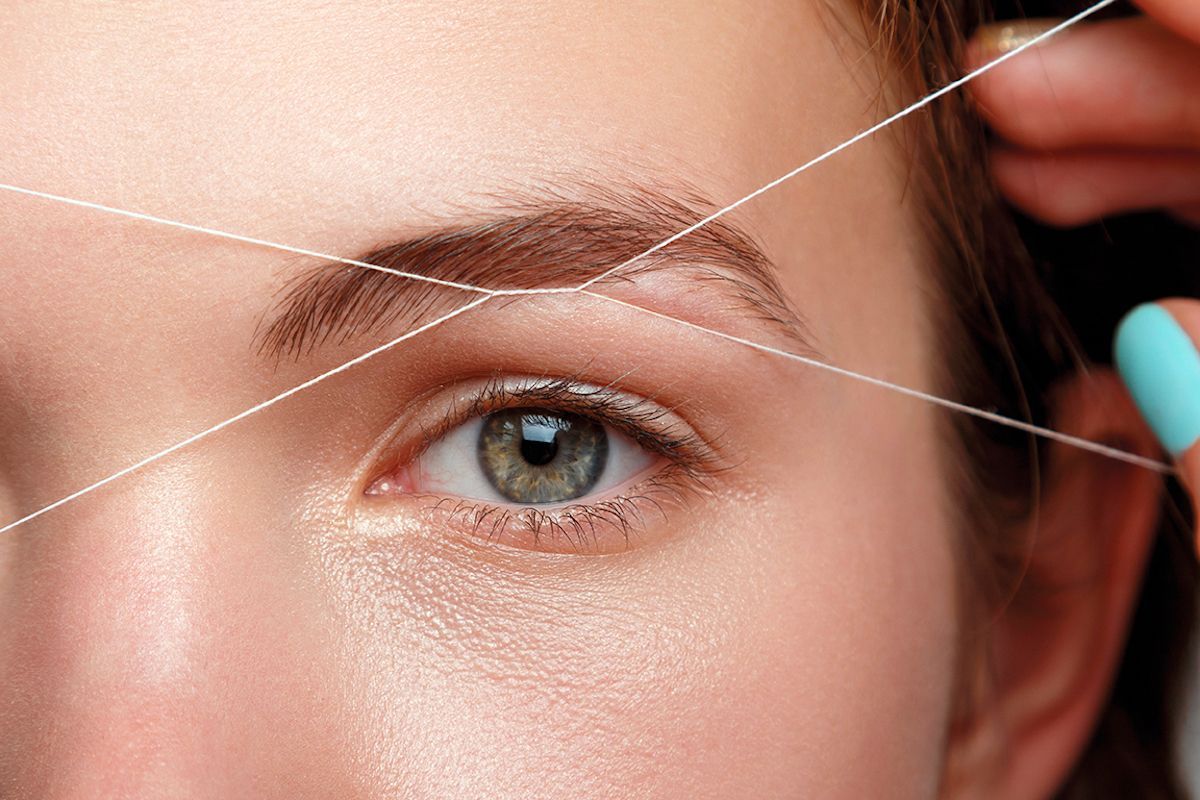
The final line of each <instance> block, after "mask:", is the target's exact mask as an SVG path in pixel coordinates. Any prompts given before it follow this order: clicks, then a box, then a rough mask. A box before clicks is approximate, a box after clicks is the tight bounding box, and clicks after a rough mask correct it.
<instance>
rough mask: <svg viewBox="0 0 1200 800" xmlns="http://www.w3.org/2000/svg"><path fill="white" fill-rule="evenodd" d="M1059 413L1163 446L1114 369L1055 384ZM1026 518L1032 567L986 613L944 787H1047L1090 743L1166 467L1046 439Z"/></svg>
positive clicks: (962, 793) (1099, 437)
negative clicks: (1037, 491)
mask: <svg viewBox="0 0 1200 800" xmlns="http://www.w3.org/2000/svg"><path fill="white" fill-rule="evenodd" d="M1054 412H1055V413H1054V414H1053V419H1054V420H1055V426H1056V427H1057V429H1058V430H1060V431H1062V432H1064V433H1071V434H1074V435H1076V436H1081V437H1084V438H1087V439H1091V440H1093V441H1100V442H1105V443H1108V444H1111V445H1113V446H1116V447H1120V448H1122V449H1124V450H1129V451H1131V452H1134V453H1137V454H1140V455H1145V456H1149V457H1154V458H1157V457H1160V456H1161V453H1160V451H1159V448H1158V446H1157V445H1156V443H1155V439H1154V436H1153V434H1152V433H1151V432H1150V430H1149V428H1147V427H1146V425H1145V424H1144V423H1143V422H1142V421H1141V417H1140V416H1139V414H1138V412H1137V409H1136V408H1135V406H1134V404H1133V401H1132V400H1131V399H1130V398H1129V395H1128V394H1127V392H1126V391H1125V389H1124V387H1123V385H1122V384H1121V381H1120V380H1119V379H1118V378H1117V376H1116V375H1115V373H1113V372H1112V371H1111V370H1098V371H1095V372H1091V373H1088V374H1086V375H1078V376H1076V377H1074V378H1071V379H1070V380H1069V381H1067V382H1066V383H1065V384H1064V385H1062V386H1061V387H1059V389H1058V390H1057V392H1056V396H1055V402H1054ZM1047 463H1048V467H1047V469H1046V471H1045V473H1044V475H1043V479H1042V481H1041V484H1042V496H1041V502H1040V503H1039V510H1038V513H1037V514H1036V518H1035V519H1031V520H1028V521H1026V522H1025V523H1022V524H1025V525H1028V526H1029V529H1028V530H1023V531H1013V532H1012V533H1013V535H1014V536H1023V535H1024V536H1026V537H1027V538H1026V540H1027V541H1029V542H1030V545H1029V547H1030V555H1029V567H1028V571H1027V573H1026V577H1025V579H1024V581H1023V582H1022V585H1021V587H1019V589H1018V590H1017V592H1016V595H1015V596H1014V598H1013V600H1012V601H1011V603H1009V604H1008V605H1007V606H1006V607H1005V608H1004V609H1002V610H1001V611H1000V612H998V613H999V616H998V617H997V618H995V619H994V620H991V621H988V620H981V621H978V622H977V623H973V624H976V625H978V626H980V627H983V626H987V627H986V629H985V630H983V631H981V633H980V635H981V636H983V637H985V642H984V643H983V647H981V648H980V650H981V652H982V653H983V657H982V659H981V660H984V661H986V663H985V664H981V665H977V666H978V667H979V669H978V678H977V680H976V682H975V684H974V686H975V687H978V688H976V690H975V691H974V692H973V694H974V695H975V697H974V702H973V703H971V708H970V709H968V710H967V713H966V715H965V716H964V717H963V718H962V719H963V722H962V724H960V725H956V727H955V732H954V734H953V735H952V740H951V742H950V748H949V754H948V761H947V768H946V779H945V782H944V785H943V788H944V793H945V796H947V797H953V798H968V797H970V798H975V797H979V798H984V797H986V798H1012V800H1018V799H1019V800H1030V798H1044V797H1050V796H1052V795H1053V794H1054V793H1055V791H1056V790H1057V789H1058V788H1059V786H1060V785H1061V784H1062V782H1063V781H1064V780H1065V779H1066V777H1067V775H1069V774H1070V771H1071V768H1072V767H1073V765H1074V764H1075V763H1076V761H1077V760H1078V759H1079V757H1080V755H1081V754H1082V752H1083V750H1084V748H1085V747H1086V746H1087V743H1088V741H1089V739H1090V738H1091V735H1092V732H1093V730H1094V728H1095V725H1096V723H1097V719H1098V717H1099V715H1100V713H1101V712H1102V711H1103V709H1104V707H1105V705H1106V703H1107V701H1108V696H1109V692H1110V689H1111V687H1112V684H1113V681H1114V679H1115V676H1116V672H1117V668H1118V667H1119V665H1120V662H1121V655H1122V652H1123V650H1124V644H1125V639H1126V634H1127V632H1128V627H1129V620H1130V617H1131V615H1132V611H1133V607H1134V604H1135V601H1136V599H1137V596H1138V592H1139V589H1140V585H1141V577H1142V573H1143V571H1144V568H1145V564H1146V559H1147V556H1148V554H1149V551H1150V545H1151V543H1152V541H1153V538H1154V535H1155V532H1156V530H1157V527H1158V519H1159V508H1160V502H1161V493H1162V489H1163V480H1162V478H1161V476H1160V475H1158V474H1157V473H1155V472H1153V471H1152V470H1149V469H1145V468H1142V467H1137V466H1133V465H1130V464H1126V463H1124V462H1121V461H1117V460H1115V459H1111V458H1106V457H1104V456H1100V455H1096V454H1092V453H1089V452H1087V451H1083V450H1080V449H1078V448H1075V447H1071V446H1069V445H1065V444H1059V443H1054V444H1052V445H1051V450H1050V453H1049V458H1048V459H1047Z"/></svg>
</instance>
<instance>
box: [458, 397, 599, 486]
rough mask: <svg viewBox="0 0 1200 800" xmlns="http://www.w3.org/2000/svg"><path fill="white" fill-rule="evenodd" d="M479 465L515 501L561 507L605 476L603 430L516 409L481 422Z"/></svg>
mask: <svg viewBox="0 0 1200 800" xmlns="http://www.w3.org/2000/svg"><path fill="white" fill-rule="evenodd" d="M477 450H478V455H479V465H480V466H481V467H482V468H483V472H484V474H485V475H487V477H488V480H489V481H490V482H491V484H492V486H493V487H495V489H496V491H498V492H500V494H502V495H504V497H505V498H507V499H509V500H511V501H513V502H514V503H562V502H565V501H567V500H574V499H575V498H577V497H581V496H582V495H584V494H587V492H588V490H590V489H591V488H592V487H593V486H594V485H595V484H596V481H597V480H599V478H600V475H601V473H603V472H604V465H605V462H607V460H608V436H607V435H606V434H605V432H604V426H603V425H600V424H599V423H596V422H593V421H592V420H590V419H586V418H585V417H581V416H578V415H576V414H559V413H556V412H553V411H547V410H545V409H538V408H514V409H509V410H506V411H498V412H496V413H495V414H490V415H488V417H487V418H486V419H484V421H483V428H482V430H480V432H479V444H478V447H477Z"/></svg>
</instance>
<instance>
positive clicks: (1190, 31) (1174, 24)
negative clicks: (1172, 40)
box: [1137, 0, 1200, 45]
mask: <svg viewBox="0 0 1200 800" xmlns="http://www.w3.org/2000/svg"><path fill="white" fill-rule="evenodd" d="M1137 4H1138V5H1139V6H1141V7H1142V10H1143V11H1145V12H1146V13H1147V14H1149V15H1150V16H1151V17H1153V18H1154V19H1155V20H1157V21H1158V22H1160V23H1162V24H1163V25H1165V26H1166V27H1168V28H1170V29H1171V30H1173V31H1175V32H1176V33H1178V34H1179V35H1180V36H1184V37H1186V38H1188V39H1191V40H1192V41H1193V42H1195V43H1196V44H1198V45H1200V3H1197V2H1196V1H1195V0H1137Z"/></svg>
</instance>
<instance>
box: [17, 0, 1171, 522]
mask: <svg viewBox="0 0 1200 800" xmlns="http://www.w3.org/2000/svg"><path fill="white" fill-rule="evenodd" d="M1114 2H1115V0H1100V2H1098V3H1096V4H1095V5H1093V6H1091V7H1089V8H1087V9H1085V10H1084V11H1081V12H1080V13H1078V14H1076V15H1075V16H1073V17H1071V18H1070V19H1067V20H1065V21H1064V22H1062V23H1060V24H1058V25H1056V26H1055V27H1053V28H1051V29H1050V30H1048V31H1045V32H1044V33H1042V34H1039V35H1038V36H1036V37H1034V38H1033V39H1031V40H1029V41H1028V42H1025V43H1024V44H1022V45H1021V46H1019V47H1016V48H1014V49H1013V50H1010V51H1008V52H1007V53H1005V54H1003V55H1002V56H1000V57H999V58H997V59H995V60H993V61H990V62H988V63H987V64H985V65H983V66H982V67H979V68H978V69H975V70H974V71H972V72H969V73H967V74H966V75H965V76H963V77H962V78H959V79H957V80H955V81H953V82H951V83H949V84H946V86H943V87H942V88H941V89H938V90H937V91H935V92H933V93H932V94H930V95H927V96H926V97H924V98H922V99H921V100H918V101H917V102H916V103H913V104H912V105H910V106H908V107H907V108H905V109H904V110H902V111H900V112H898V113H896V114H893V115H892V116H890V117H888V118H887V119H885V120H883V121H882V122H880V123H877V124H876V125H873V126H871V127H870V128H867V129H866V130H864V131H861V132H860V133H858V134H855V135H854V136H853V137H851V138H850V139H847V140H846V141H844V142H842V143H841V144H840V145H838V146H836V147H834V148H833V149H831V150H828V151H826V152H825V153H823V154H822V155H820V156H817V157H816V158H814V159H812V160H810V161H808V162H806V163H805V164H802V165H801V166H799V167H797V168H796V169H794V170H792V171H790V172H788V173H786V174H785V175H782V176H780V177H779V178H776V179H775V180H773V181H771V182H770V183H768V184H766V185H764V186H762V187H759V188H758V189H756V190H755V191H753V192H751V193H750V194H748V195H746V196H745V197H743V198H741V199H740V200H737V201H736V202H734V203H731V204H730V205H728V206H725V207H724V208H722V209H720V210H719V211H716V212H714V213H713V214H710V215H709V216H707V217H705V218H704V219H702V220H700V221H699V222H697V223H694V224H693V225H690V226H688V227H687V228H685V229H683V230H682V231H680V232H678V233H676V234H674V235H673V236H671V237H668V238H667V239H664V240H663V241H661V242H659V243H658V244H657V245H655V246H654V247H651V248H649V249H648V250H646V251H644V252H642V253H640V254H638V255H636V256H634V257H633V258H630V259H627V260H626V261H624V262H622V263H620V264H618V265H616V266H615V267H612V268H610V269H607V270H605V271H604V272H602V273H600V274H599V275H596V276H595V277H593V278H590V279H589V280H587V281H584V282H583V283H582V284H580V285H578V286H574V287H559V288H548V289H486V288H484V287H480V286H473V285H471V284H462V283H456V282H454V281H443V280H440V279H437V278H431V277H428V276H425V275H417V274H415V273H408V272H401V271H399V270H392V269H387V268H385V267H380V266H379V265H376V264H369V263H367V262H363V261H355V260H353V259H346V258H341V257H338V256H331V255H327V254H324V253H318V252H316V251H313V250H307V249H304V248H298V247H292V246H290V245H284V244H280V243H277V242H271V241H267V240H265V239H258V238H254V237H249V236H242V235H240V234H234V233H228V232H226V231H219V230H216V229H213V228H206V227H202V226H199V225H191V224H189V223H185V222H179V221H176V220H170V219H166V218H163V217H156V216H153V215H150V214H142V213H140V212H136V211H126V210H124V209H119V208H114V207H112V206H106V205H102V204H100V203H93V202H90V201H87V200H77V199H74V198H69V197H63V196H61V195H55V194H50V193H48V192H40V191H36V190H33V189H26V188H23V187H20V186H14V185H12V184H4V183H0V190H5V191H10V192H16V193H19V194H25V195H30V196H33V197H39V198H42V199H46V200H52V201H55V202H60V203H65V204H67V205H74V206H80V207H83V208H88V209H92V210H95V211H102V212H106V213H111V214H117V215H119V216H124V217H129V218H132V219H137V220H142V221H145V222H152V223H157V224H160V225H166V226H170V227H175V228H180V229H183V230H188V231H192V232H196V233H202V234H207V235H210V236H216V237H219V238H224V239H231V240H234V241H239V242H243V243H246V244H252V245H257V246H261V247H267V248H271V249H275V250H283V251H286V252H291V253H296V254H299V255H306V256H312V257H315V258H320V259H325V260H329V261H333V262H336V263H342V264H348V265H351V266H356V267H363V268H366V269H373V270H378V271H381V272H387V273H390V274H394V275H397V276H399V277H403V278H410V279H412V280H419V281H425V282H427V283H435V284H438V285H442V286H447V287H450V288H455V289H462V290H466V291H471V292H476V293H479V294H482V295H483V296H482V297H479V298H478V299H476V300H473V301H471V302H470V303H467V304H465V305H463V306H459V307H458V308H457V309H455V310H454V311H451V312H449V313H447V314H444V315H442V316H441V317H438V318H437V319H434V320H432V321H430V322H428V323H426V324H424V325H421V326H420V327H417V328H414V329H413V330H411V331H408V332H407V333H405V334H403V335H401V336H399V337H397V338H395V339H392V340H391V341H389V342H386V343H384V344H382V345H380V346H379V347H376V348H374V349H372V350H370V351H368V352H366V353H364V354H362V355H360V356H357V357H356V358H353V359H351V360H350V361H347V362H345V363H344V364H341V365H339V366H337V367H334V368H333V369H331V370H328V371H327V372H323V373H321V374H320V375H318V376H316V377H315V378H310V379H309V380H307V381H305V382H303V383H301V384H300V385H298V386H294V387H292V388H291V389H288V390H287V391H285V392H281V393H280V394H277V395H275V396H274V397H272V398H270V399H268V400H265V401H263V402H261V403H259V404H258V405H255V406H253V407H251V408H248V409H246V410H245V411H242V412H241V413H239V414H236V415H234V416H233V417H230V418H229V419H226V420H224V421H222V422H219V423H217V424H215V425H213V426H211V427H209V428H206V429H205V430H203V431H200V432H199V433H196V434H193V435H192V436H189V437H188V438H186V439H184V440H182V441H180V442H177V443H176V444H173V445H171V446H170V447H167V448H165V449H163V450H160V451H158V452H157V453H154V454H152V455H150V456H147V457H146V458H143V459H142V460H141V461H138V462H137V463H135V464H131V465H130V466H128V467H125V468H124V469H122V470H119V471H117V472H115V473H113V474H111V475H109V476H107V477H105V478H102V479H101V480H98V481H96V482H95V483H92V484H89V485H88V486H85V487H84V488H82V489H79V490H77V491H75V492H72V493H71V494H69V495H67V496H66V497H63V498H60V499H58V500H56V501H54V502H53V503H50V504H49V505H46V506H43V507H42V508H39V509H38V510H36V511H34V512H32V513H30V514H27V515H25V516H24V517H21V518H20V519H18V520H15V521H13V522H10V523H8V524H7V525H5V526H3V527H0V534H2V533H5V532H7V531H9V530H12V529H13V528H16V527H17V526H19V525H23V524H25V523H26V522H29V521H31V520H33V519H36V518H37V517H40V516H42V515H43V514H45V513H47V512H49V511H52V510H54V509H55V508H58V507H59V506H62V505H64V504H66V503H69V502H71V501H73V500H76V499H78V498H80V497H82V496H84V495H86V494H88V493H90V492H92V491H95V490H96V489H99V488H101V487H103V486H105V485H107V484H109V483H111V482H113V481H115V480H118V479H120V478H122V477H124V476H126V475H128V474H130V473H131V472H135V471H136V470H139V469H141V468H142V467H145V466H147V465H149V464H152V463H154V462H155V461H158V460H160V459H162V458H165V457H166V456H168V455H170V454H171V453H174V452H175V451H177V450H180V449H182V448H184V447H187V446H188V445H190V444H193V443H195V442H197V441H199V440H201V439H203V438H205V437H207V436H210V435H212V434H214V433H216V432H218V431H220V430H223V429H224V428H226V427H228V426H230V425H233V424H234V423H236V422H239V421H241V420H243V419H245V418H246V417H249V416H251V415H253V414H256V413H258V412H259V411H262V410H264V409H266V408H269V407H271V406H273V405H275V404H276V403H278V402H280V401H282V400H285V399H287V398H288V397H291V396H292V395H294V394H297V393H298V392H301V391H304V390H305V389H308V388H309V387H311V386H314V385H316V384H318V383H320V382H321V381H323V380H325V379H326V378H329V377H332V376H334V375H336V374H338V373H340V372H343V371H345V370H347V369H350V368H351V367H353V366H355V365H357V364H360V363H362V362H363V361H366V360H367V359H369V358H371V357H373V356H375V355H378V354H379V353H382V352H383V351H385V350H388V349H390V348H392V347H394V346H396V345H398V344H400V343H401V342H403V341H406V340H408V339H410V338H412V337H414V336H416V335H418V334H420V333H423V332H425V331H428V330H431V329H432V328H435V327H437V326H438V325H440V324H442V323H443V322H446V321H448V320H450V319H452V318H453V317H456V316H458V315H459V314H462V313H465V312H466V311H469V310H470V309H472V308H475V307H477V306H479V305H482V304H483V303H485V302H487V301H488V300H489V299H491V298H493V297H501V296H512V295H548V294H571V293H582V294H585V295H589V296H591V297H595V298H597V299H600V300H605V301H607V302H610V303H616V304H619V305H622V306H625V307H628V308H631V309H635V310H637V311H640V312H642V313H645V314H650V315H652V316H655V317H658V318H661V319H664V320H668V321H671V322H674V323H676V324H679V325H682V326H684V327H687V328H691V329H693V330H697V331H700V332H703V333H707V334H710V335H713V336H717V337H720V338H722V339H726V340H728V341H731V342H735V343H738V344H742V345H744V346H747V347H751V348H754V349H756V350H760V351H762V352H766V353H771V354H774V355H777V356H781V357H783V358H787V359H790V360H794V361H798V362H800V363H804V364H808V365H810V366H816V367H820V368H821V369H825V370H828V371H830V372H833V373H835V374H838V375H842V376H845V377H848V378H853V379H855V380H859V381H862V382H865V383H869V384H871V385H875V386H879V387H881V388H885V389H889V390H891V391H894V392H898V393H900V394H903V395H906V396H909V397H913V398H916V399H920V400H924V401H926V402H930V403H933V404H935V405H938V406H941V407H944V408H947V409H950V410H953V411H958V412H961V413H964V414H970V415H972V416H976V417H979V418H981V419H985V420H988V421H991V422H994V423H996V424H999V425H1006V426H1008V427H1011V428H1015V429H1017V430H1021V431H1024V432H1026V433H1030V434H1034V435H1037V436H1042V437H1044V438H1048V439H1052V440H1054V441H1058V442H1061V443H1064V444H1068V445H1072V446H1075V447H1079V448H1081V449H1083V450H1088V451H1091V452H1095V453H1099V454H1101V455H1105V456H1108V457H1110V458H1115V459H1117V460H1120V461H1124V462H1127V463H1130V464H1134V465H1137V466H1141V467H1145V468H1147V469H1152V470H1154V471H1156V472H1165V473H1169V472H1172V471H1173V468H1172V467H1171V466H1170V465H1168V464H1164V463H1162V462H1159V461H1155V460H1153V459H1149V458H1144V457H1142V456H1138V455H1135V454H1133V453H1128V452H1126V451H1124V450H1119V449H1117V448H1114V447H1109V446H1107V445H1103V444H1099V443H1098V442H1092V441H1090V440H1088V439H1082V438H1079V437H1075V436H1070V435H1068V434H1064V433H1060V432H1058V431H1054V430H1051V429H1049V428H1042V427H1040V426H1037V425H1033V424H1031V423H1027V422H1022V421H1021V420H1017V419H1013V418H1011V417H1006V416H1003V415H1001V414H996V413H993V412H990V411H985V410H983V409H978V408H974V407H972V406H967V405H964V404H962V403H957V402H955V401H953V400H948V399H945V398H941V397H938V396H936V395H931V394H928V393H925V392H921V391H918V390H916V389H910V388H908V387H906V386H901V385H900V384H895V383H891V382H890V381H885V380H882V379H880V378H873V377H871V376H869V375H863V374H860V373H857V372H852V371H850V370H847V369H843V368H841V367H836V366H834V365H832V364H827V363H825V362H822V361H818V360H816V359H811V358H806V357H804V356H800V355H798V354H795V353H790V352H788V351H786V350H781V349H778V348H774V347H770V346H769V345H764V344H759V343H757V342H753V341H751V340H749V339H744V338H742V337H739V336H734V335H732V334H727V333H723V332H721V331H717V330H714V329H711V328H706V327H704V326H702V325H697V324H695V323H691V322H687V321H686V320H681V319H676V318H675V317H670V316H667V315H666V314H662V313H659V312H657V311H652V310H650V309H648V308H643V307H642V306H638V305H635V304H633V303H628V302H625V301H623V300H617V299H616V298H612V297H608V296H607V295H602V294H599V293H597V292H592V291H588V287H590V286H592V285H594V284H595V283H597V282H598V281H600V280H603V279H604V278H607V277H609V276H611V275H613V274H614V273H616V272H618V271H619V270H621V269H624V268H625V267H627V266H629V265H630V264H632V263H634V262H635V261H638V260H640V259H642V258H645V257H646V256H648V255H651V254H653V253H655V252H657V251H658V250H661V249H662V248H663V247H666V246H667V245H669V244H671V243H672V242H675V241H678V240H679V239H680V238H682V237H684V236H686V235H688V234H690V233H692V232H694V231H696V230H698V229H699V228H701V227H703V226H704V225H707V224H709V223H711V222H713V221H714V220H716V219H718V218H720V217H721V216H724V215H725V214H727V213H729V212H730V211H733V210H734V209H736V208H738V207H740V206H742V205H744V204H745V203H747V202H749V201H750V200H753V199H754V198H756V197H758V196H759V195H762V194H763V193H765V192H767V191H770V190H771V189H773V188H775V187H776V186H778V185H779V184H781V183H783V182H784V181H787V180H789V179H791V178H793V177H795V176H796V175H799V174H800V173H801V172H804V171H805V170H807V169H808V168H810V167H812V166H815V165H816V164H819V163H821V162H822V161H824V160H826V159H828V158H830V157H831V156H833V155H835V154H837V153H839V152H841V151H842V150H844V149H846V148H847V147H850V146H851V145H853V144H855V143H857V142H859V141H861V140H863V139H865V138H867V137H868V136H871V135H872V134H874V133H877V132H878V131H880V130H882V129H883V128H885V127H887V126H888V125H890V124H892V123H893V122H896V121H898V120H900V119H902V118H904V117H906V116H908V115H909V114H911V113H912V112H914V111H917V110H918V109H920V108H923V107H924V106H926V105H928V104H929V103H931V102H933V101H934V100H936V99H937V98H939V97H941V96H943V95H945V94H947V93H948V92H950V91H953V90H954V89H957V88H958V87H960V86H962V85H963V84H965V83H967V82H968V81H970V80H973V79H974V78H976V77H978V76H979V75H982V74H983V73H985V72H987V71H988V70H989V69H991V68H993V67H995V66H996V65H998V64H1000V63H1002V62H1004V61H1006V60H1008V59H1009V58H1012V57H1014V56H1016V55H1017V54H1018V53H1021V52H1023V51H1024V50H1027V49H1028V48H1030V47H1033V46H1034V45H1036V44H1038V43H1040V42H1042V41H1044V40H1045V39H1048V38H1049V37H1051V36H1053V35H1054V34H1056V33H1059V32H1060V31H1062V30H1064V29H1066V28H1067V27H1069V26H1071V25H1074V24H1075V23H1077V22H1079V21H1080V20H1082V19H1085V18H1086V17H1088V16H1090V15H1092V14H1094V13H1095V12H1097V11H1099V10H1100V9H1102V8H1104V7H1106V6H1109V5H1112V3H1114Z"/></svg>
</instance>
